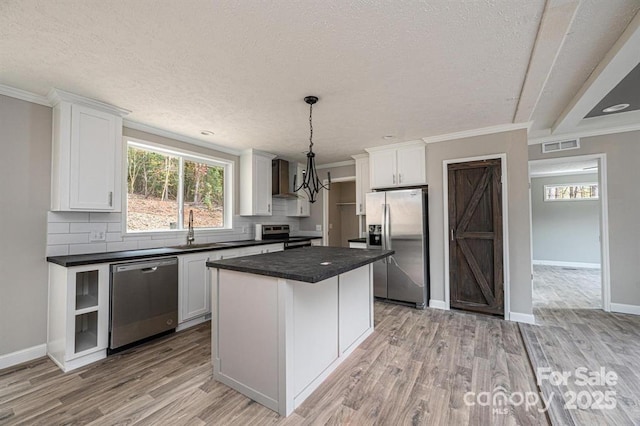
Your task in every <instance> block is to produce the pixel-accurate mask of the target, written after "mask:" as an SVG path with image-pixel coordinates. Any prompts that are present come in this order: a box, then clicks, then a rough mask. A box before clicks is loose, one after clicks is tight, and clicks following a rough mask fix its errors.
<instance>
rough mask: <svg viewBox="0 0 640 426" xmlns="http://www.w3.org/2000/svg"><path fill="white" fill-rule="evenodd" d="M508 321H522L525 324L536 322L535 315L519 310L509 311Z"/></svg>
mask: <svg viewBox="0 0 640 426" xmlns="http://www.w3.org/2000/svg"><path fill="white" fill-rule="evenodd" d="M509 321H515V322H522V323H525V324H534V325H535V323H536V317H534V316H533V314H521V313H520V312H509Z"/></svg>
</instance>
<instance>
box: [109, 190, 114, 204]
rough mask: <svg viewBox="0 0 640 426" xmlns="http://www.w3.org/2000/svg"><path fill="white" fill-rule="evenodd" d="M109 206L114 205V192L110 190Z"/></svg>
mask: <svg viewBox="0 0 640 426" xmlns="http://www.w3.org/2000/svg"><path fill="white" fill-rule="evenodd" d="M109 207H113V192H112V191H109Z"/></svg>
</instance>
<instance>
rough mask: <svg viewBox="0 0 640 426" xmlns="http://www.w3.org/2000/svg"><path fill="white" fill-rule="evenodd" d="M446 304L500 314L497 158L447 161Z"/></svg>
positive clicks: (499, 208)
mask: <svg viewBox="0 0 640 426" xmlns="http://www.w3.org/2000/svg"><path fill="white" fill-rule="evenodd" d="M448 174H449V284H450V286H449V287H450V291H451V297H450V300H451V307H452V308H457V309H465V310H469V311H476V312H482V313H487V314H494V315H504V282H503V271H502V262H503V259H502V193H501V192H502V190H501V188H502V186H501V177H500V176H501V168H500V159H494V160H486V161H473V162H468V163H459V164H450V165H449V168H448Z"/></svg>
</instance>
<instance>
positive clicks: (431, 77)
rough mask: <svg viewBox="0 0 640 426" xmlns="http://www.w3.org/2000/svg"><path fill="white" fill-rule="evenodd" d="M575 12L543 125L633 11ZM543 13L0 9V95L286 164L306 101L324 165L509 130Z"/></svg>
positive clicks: (363, 1)
mask: <svg viewBox="0 0 640 426" xmlns="http://www.w3.org/2000/svg"><path fill="white" fill-rule="evenodd" d="M583 3H585V4H581V6H580V8H579V10H578V12H577V13H578V15H577V17H576V22H577V23H576V24H575V25H576V28H575V30H574V33H573V34H572V36H571V39H570V40H567V42H566V43H565V44H564V46H563V48H562V49H563V52H564V53H563V55H561V57H559V59H558V61H557V66H558V67H559V71H558V72H553V73H551V75H550V77H549V82H548V86H547V89H545V91H544V92H543V94H542V97H541V98H540V102H539V104H538V107H537V108H536V109H535V110H534V117H533V118H534V119H536V125H541V126H547V127H548V126H549V125H550V124H551V123H552V122H553V121H554V119H555V117H557V115H558V114H559V112H560V111H561V110H562V108H563V107H564V106H565V105H566V104H567V102H569V100H570V99H571V98H572V96H573V95H574V94H575V92H576V91H577V89H578V88H579V87H580V84H581V82H582V81H584V80H585V79H586V78H587V77H588V75H589V72H590V70H592V69H593V67H594V66H595V65H596V64H597V63H598V62H599V61H600V60H601V59H602V56H603V54H604V52H606V50H607V49H608V48H609V47H610V46H611V44H613V42H615V40H616V38H617V35H619V33H620V32H621V31H622V30H623V29H624V26H625V25H626V23H628V22H629V19H630V17H631V16H632V14H633V13H634V10H637V8H638V2H637V1H635V0H627V1H625V0H607V1H583ZM544 6H545V0H470V1H451V0H438V1H433V0H432V1H413V0H412V1H409V0H407V1H392V2H381V1H377V0H359V1H355V0H352V1H344V0H333V1H331V0H330V1H324V2H294V1H277V2H257V1H245V2H238V1H235V0H234V1H209V0H206V1H205V0H187V1H180V2H163V1H157V0H138V1H125V0H111V1H102V0H100V1H98V0H83V1H81V0H76V1H70V0H66V1H65V0H57V1H33V0H4V1H2V2H0V83H2V84H6V85H9V86H13V87H17V88H21V89H24V90H28V91H31V92H34V93H37V94H40V95H45V94H46V93H47V92H48V91H49V90H50V89H51V88H52V87H57V88H60V89H63V90H66V91H69V92H73V93H77V94H79V95H83V96H87V97H90V98H94V99H97V100H101V101H104V102H108V103H112V104H114V105H116V106H119V107H122V108H126V109H129V110H131V111H132V113H131V114H130V116H128V118H129V119H131V120H133V121H137V122H140V123H144V124H148V125H151V126H154V127H158V128H160V129H165V130H170V131H173V132H176V133H180V134H184V135H186V136H191V137H195V138H198V139H202V140H208V141H211V142H214V143H216V144H219V145H224V146H227V147H230V148H234V149H244V148H249V147H253V148H258V149H263V150H266V151H271V152H273V153H276V154H279V155H283V156H286V157H289V158H291V159H302V158H303V155H302V152H303V151H305V150H306V149H307V144H308V122H307V118H308V106H307V105H306V104H305V103H304V102H303V100H302V99H303V97H304V96H305V95H311V94H313V95H317V96H319V97H320V101H319V103H318V104H316V105H315V106H314V142H315V143H316V145H315V146H314V150H315V151H316V152H317V154H318V158H319V161H320V162H321V163H327V162H331V161H339V160H344V159H348V158H349V155H351V154H355V153H359V152H362V150H363V148H365V147H371V146H376V145H384V144H388V143H392V142H400V141H405V140H413V139H418V138H422V137H427V136H433V135H440V134H444V133H450V132H457V131H463V130H468V129H475V128H481V127H487V126H493V125H500V124H506V123H511V122H512V119H513V117H514V113H515V109H516V107H517V103H518V99H519V96H520V92H521V89H522V85H523V82H524V79H525V76H526V73H527V69H528V65H529V59H530V57H531V52H532V48H533V46H534V42H535V40H536V36H537V32H538V28H539V26H540V21H541V17H542V13H543V10H544ZM634 8H635V9H634ZM630 15H631V16H630ZM616 34H617V35H616ZM581 37H584V38H585V40H584V41H581V40H579V39H580V38H581ZM546 71H547V72H548V70H546ZM538 119H539V120H540V121H539V123H538ZM203 129H207V130H212V131H214V132H215V135H214V136H212V137H209V138H205V137H203V136H202V135H200V131H201V130H203ZM385 135H392V136H394V137H395V138H394V139H391V140H383V139H382V137H383V136H385Z"/></svg>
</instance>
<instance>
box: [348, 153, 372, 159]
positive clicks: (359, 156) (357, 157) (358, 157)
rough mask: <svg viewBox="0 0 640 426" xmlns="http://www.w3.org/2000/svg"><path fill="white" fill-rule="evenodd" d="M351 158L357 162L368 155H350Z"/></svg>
mask: <svg viewBox="0 0 640 426" xmlns="http://www.w3.org/2000/svg"><path fill="white" fill-rule="evenodd" d="M351 158H353V159H354V160H359V159H361V158H369V154H355V155H352V156H351Z"/></svg>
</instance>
